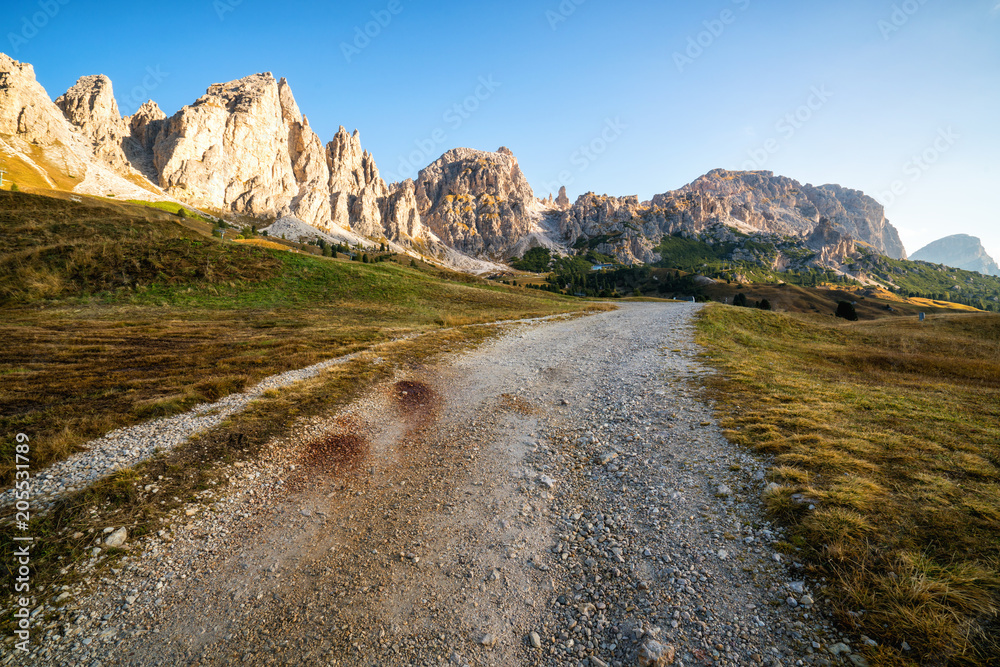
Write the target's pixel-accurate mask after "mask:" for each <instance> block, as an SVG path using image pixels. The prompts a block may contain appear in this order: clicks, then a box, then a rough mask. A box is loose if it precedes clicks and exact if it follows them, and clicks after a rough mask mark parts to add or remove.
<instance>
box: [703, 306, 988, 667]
mask: <svg viewBox="0 0 1000 667" xmlns="http://www.w3.org/2000/svg"><path fill="white" fill-rule="evenodd" d="M700 340H701V342H702V343H703V344H704V345H706V346H707V347H708V349H709V350H710V353H709V354H710V356H711V357H712V358H713V359H714V361H715V363H716V364H717V365H718V366H719V367H720V368H721V369H722V370H723V372H724V374H725V378H724V379H720V380H718V381H717V382H716V383H715V386H714V389H715V390H716V391H715V395H716V397H717V398H718V400H719V401H720V410H721V411H722V412H723V413H724V414H725V415H726V417H725V418H724V420H723V425H724V427H725V428H726V429H728V434H729V437H730V438H731V439H732V440H733V441H734V442H737V443H741V444H744V445H746V446H748V447H751V448H754V449H756V450H757V451H760V452H763V453H766V454H769V455H772V456H773V457H774V467H773V468H772V470H771V472H770V479H771V481H774V482H775V483H777V484H778V485H779V487H778V488H777V489H776V490H773V491H772V492H770V493H769V494H768V495H767V497H766V498H765V500H766V502H767V504H768V507H769V509H770V511H771V512H772V513H773V514H774V515H776V516H777V517H779V518H780V519H781V520H783V521H784V522H786V523H787V524H788V525H790V526H791V527H792V530H793V535H794V539H793V542H794V544H795V545H796V547H797V548H798V549H799V550H800V553H799V556H800V557H804V558H809V559H811V562H812V563H813V564H814V566H815V567H816V568H817V570H819V571H821V572H822V573H823V574H824V575H826V576H828V577H830V578H831V579H832V581H833V585H832V587H831V589H830V593H831V595H832V598H833V601H834V604H835V608H836V611H837V615H838V617H839V619H840V621H841V622H843V623H844V624H846V625H849V626H851V627H853V628H855V629H857V630H858V631H861V632H864V633H865V634H867V635H869V636H871V637H875V638H877V639H878V640H880V644H881V647H880V648H879V649H878V650H877V651H875V650H873V651H871V652H870V655H869V658H870V659H871V660H872V661H873V664H877V665H889V664H955V665H979V666H985V665H995V664H997V660H998V659H1000V641H998V633H1000V626H998V621H997V612H998V609H1000V444H998V443H1000V316H996V315H986V314H980V315H976V314H969V315H958V314H956V315H936V316H933V317H931V318H929V319H928V321H927V322H925V323H923V324H920V323H918V322H916V321H915V319H907V320H902V319H884V320H879V321H875V322H862V323H855V324H846V323H838V322H831V321H829V318H820V317H815V316H813V317H811V316H807V315H782V314H776V313H764V312H755V311H751V310H747V309H737V308H730V307H725V306H715V305H713V306H711V307H709V308H708V309H706V310H705V311H704V316H703V318H702V320H701V323H700ZM737 406H738V407H737ZM793 494H804V496H805V497H806V498H808V499H810V500H811V501H813V503H812V504H814V505H815V507H816V509H815V510H813V511H810V510H809V509H808V503H801V502H796V501H795V500H794V499H793V498H792V495H793ZM903 641H906V642H907V643H908V644H909V645H910V646H912V647H913V649H914V650H913V651H912V652H909V653H906V652H903V651H901V650H899V647H900V646H901V644H902V642H903Z"/></svg>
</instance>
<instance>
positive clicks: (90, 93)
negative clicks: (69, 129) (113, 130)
mask: <svg viewBox="0 0 1000 667" xmlns="http://www.w3.org/2000/svg"><path fill="white" fill-rule="evenodd" d="M56 106H58V107H59V108H60V109H62V112H63V113H64V114H65V115H66V118H67V119H68V120H69V122H71V123H73V124H74V125H76V126H77V127H79V128H82V129H83V130H84V131H85V132H87V134H88V135H90V136H92V137H96V136H97V135H100V134H103V133H105V132H106V128H109V127H113V126H117V125H118V124H119V123H120V121H121V113H120V112H119V111H118V103H117V102H116V101H115V94H114V90H113V88H112V86H111V79H109V78H108V77H106V76H104V75H103V74H96V75H92V76H83V77H80V79H79V80H78V81H77V82H76V85H74V86H73V87H72V88H70V89H69V90H67V91H66V92H65V93H63V94H62V95H61V96H60V97H58V98H57V99H56Z"/></svg>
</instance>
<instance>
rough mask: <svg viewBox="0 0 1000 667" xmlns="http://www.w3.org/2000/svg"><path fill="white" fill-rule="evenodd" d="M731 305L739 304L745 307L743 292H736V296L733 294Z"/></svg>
mask: <svg viewBox="0 0 1000 667" xmlns="http://www.w3.org/2000/svg"><path fill="white" fill-rule="evenodd" d="M733 305H734V306H739V307H741V308H746V307H747V295H746V294H744V293H743V292H740V293H739V294H737V295H736V296H734V297H733Z"/></svg>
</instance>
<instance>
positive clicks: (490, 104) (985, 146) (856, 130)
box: [0, 0, 1000, 258]
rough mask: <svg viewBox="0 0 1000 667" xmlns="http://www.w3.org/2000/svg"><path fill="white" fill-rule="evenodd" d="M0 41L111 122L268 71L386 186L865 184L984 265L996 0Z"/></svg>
mask: <svg viewBox="0 0 1000 667" xmlns="http://www.w3.org/2000/svg"><path fill="white" fill-rule="evenodd" d="M0 29H2V30H0V37H2V41H0V51H3V52H5V53H7V54H9V55H11V56H12V57H14V58H16V59H17V60H22V61H26V62H30V63H32V64H33V65H34V66H35V71H36V74H37V76H38V79H39V81H40V82H41V83H42V85H43V86H45V88H46V90H47V91H48V92H49V94H50V95H51V96H52V97H53V98H55V97H57V96H58V95H59V94H61V93H62V92H63V91H65V90H66V89H67V88H68V87H69V86H71V85H72V84H73V83H74V82H75V81H76V79H77V78H78V77H80V76H82V75H85V74H97V73H103V74H107V75H108V76H109V77H111V79H112V81H113V83H114V86H115V93H116V96H117V98H118V101H119V105H120V106H121V107H122V108H123V111H131V110H133V109H134V108H135V106H137V105H138V104H139V103H141V102H142V101H144V100H145V99H146V98H152V99H154V100H156V101H157V103H159V105H160V106H161V107H162V108H163V110H164V111H165V112H167V113H168V114H172V113H173V112H175V111H176V110H177V109H178V108H180V107H181V106H183V105H184V104H189V103H191V102H193V101H194V100H195V99H196V98H197V97H199V96H200V95H201V94H203V93H204V91H205V88H207V87H208V85H209V84H211V83H215V82H221V81H229V80H232V79H237V78H240V77H242V76H246V75H248V74H252V73H255V72H263V71H270V72H273V73H274V75H275V76H276V77H281V76H284V77H286V78H287V79H288V81H289V83H290V84H291V86H292V90H293V91H294V93H295V96H296V99H297V100H298V103H299V106H300V107H301V109H302V111H303V112H304V113H305V114H306V115H308V116H309V119H310V122H311V124H312V126H313V128H314V129H315V130H316V131H317V132H318V133H319V134H320V137H321V138H322V139H323V140H324V141H328V140H329V139H330V138H331V137H332V136H333V134H334V132H336V130H337V128H338V126H340V125H344V126H346V127H347V128H348V129H354V128H358V129H360V131H361V136H362V142H363V145H364V146H365V148H367V149H368V150H370V151H372V153H373V154H374V155H375V158H376V161H377V163H378V165H379V168H380V169H381V171H382V172H383V175H384V176H386V177H387V178H389V179H392V178H402V177H405V176H407V175H412V174H415V173H416V171H417V170H419V169H420V168H422V167H423V166H426V164H428V163H429V162H431V161H433V160H434V159H436V158H437V157H439V156H440V155H441V154H442V153H443V152H445V151H446V150H448V149H450V148H453V147H456V146H469V147H472V148H478V149H484V150H496V149H497V148H498V147H499V146H501V145H504V146H508V147H509V148H510V149H511V150H513V151H514V153H515V154H516V155H517V156H518V158H519V160H520V162H521V166H522V168H523V170H524V172H525V174H526V175H527V176H528V179H529V180H530V182H531V184H532V186H533V187H534V188H535V191H536V193H538V194H539V195H544V194H547V193H548V192H549V190H550V189H553V190H554V189H555V188H557V187H558V186H559V185H560V184H565V185H566V186H567V189H568V190H569V193H570V196H571V198H575V197H576V196H577V195H580V194H582V193H584V192H587V191H589V190H594V191H597V192H600V193H609V194H614V195H628V194H638V195H639V196H640V197H641V198H642V199H647V198H649V197H651V196H652V195H653V194H655V193H659V192H664V191H666V190H670V189H674V188H677V187H680V186H682V185H684V184H685V183H688V182H690V181H691V180H693V179H695V178H697V177H698V176H699V175H701V174H703V173H704V172H706V171H708V170H710V169H713V168H716V167H724V168H728V169H746V168H761V169H767V170H771V171H774V172H776V173H779V174H782V175H786V176H790V177H792V178H795V179H798V180H800V181H802V182H808V183H813V184H820V183H839V184H841V185H844V186H847V187H852V188H856V189H859V190H864V191H865V192H866V193H868V194H870V195H872V196H874V197H876V198H877V199H879V200H880V201H882V202H883V203H884V204H885V205H886V207H887V211H888V216H889V218H890V220H891V221H892V223H893V224H894V225H896V226H897V227H898V228H899V229H900V232H901V235H902V237H903V241H904V243H905V244H906V247H907V250H908V251H910V252H912V251H914V250H916V249H918V248H919V247H921V246H922V245H924V244H926V243H928V242H930V241H933V240H935V239H936V238H939V237H941V236H945V235H948V234H954V233H968V234H973V235H976V236H980V237H981V238H983V241H984V244H985V245H986V246H987V249H988V250H989V251H990V252H991V254H992V255H993V256H994V257H997V258H1000V168H998V166H997V158H998V156H1000V132H998V130H997V119H998V118H1000V0H948V1H945V0H902V1H901V0H884V1H883V0H842V1H840V2H836V3H832V2H831V3H817V2H790V1H783V0H773V1H765V0H713V1H710V2H666V1H664V0H659V1H657V2H607V1H606V0H547V1H546V0H539V1H537V2H531V1H527V0H507V1H506V2H483V3H468V2H452V1H450V0H448V1H436V2H427V1H420V0H355V1H352V2H349V3H340V2H332V3H318V2H304V1H300V0H292V1H290V2H285V3H274V2H264V1H263V0H242V1H240V0H198V1H185V0H181V1H177V2H172V3H169V4H168V5H163V4H147V3H135V2H121V1H118V0H110V1H107V2H100V3H98V2H88V1H86V0H34V1H33V2H32V1H24V2H23V1H21V0H8V2H6V3H5V5H4V11H3V17H2V18H0ZM366 30H367V33H368V34H367V35H366V34H365V32H366Z"/></svg>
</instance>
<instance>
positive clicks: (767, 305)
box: [757, 299, 771, 310]
mask: <svg viewBox="0 0 1000 667" xmlns="http://www.w3.org/2000/svg"><path fill="white" fill-rule="evenodd" d="M757 307H758V308H760V309H761V310H771V302H770V301H768V300H767V299H761V300H760V301H758V302H757Z"/></svg>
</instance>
